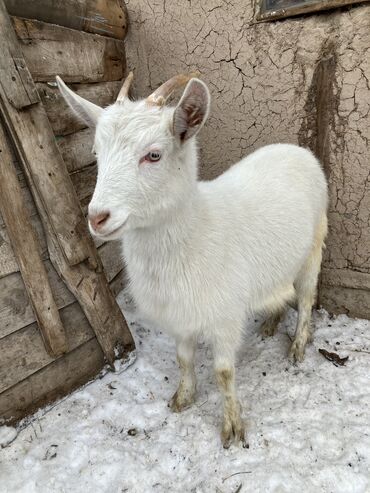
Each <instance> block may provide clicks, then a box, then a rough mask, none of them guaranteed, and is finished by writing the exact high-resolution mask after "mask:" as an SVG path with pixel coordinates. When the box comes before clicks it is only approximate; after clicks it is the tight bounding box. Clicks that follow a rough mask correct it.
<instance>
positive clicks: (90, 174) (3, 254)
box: [0, 165, 102, 279]
mask: <svg viewBox="0 0 370 493" xmlns="http://www.w3.org/2000/svg"><path fill="white" fill-rule="evenodd" d="M18 178H19V180H20V185H21V187H22V194H23V196H24V202H25V205H26V209H27V210H28V213H29V215H30V219H31V223H32V226H33V228H34V230H35V232H36V235H37V238H38V242H39V245H40V250H41V257H42V259H43V260H46V259H48V258H49V252H48V250H47V244H46V237H45V233H44V229H43V226H42V224H41V220H40V218H39V216H38V213H37V210H36V207H35V204H34V201H33V199H32V196H31V194H30V192H29V190H28V188H27V183H26V181H25V179H24V176H23V174H22V172H20V173H19V175H18ZM71 179H72V183H73V186H74V188H75V191H76V194H77V197H78V199H79V202H80V204H81V207H82V210H83V213H84V214H86V213H87V206H88V204H89V202H90V199H91V196H92V193H93V191H94V187H95V182H96V166H95V165H93V166H89V167H87V168H85V169H82V170H78V172H77V173H73V174H72V175H71ZM94 243H95V245H96V246H100V245H101V244H102V243H101V242H100V241H97V240H94ZM18 271H19V267H18V264H17V262H16V260H15V257H14V252H13V249H12V247H11V244H10V240H9V237H8V234H7V231H6V227H5V225H4V223H3V220H2V217H1V214H0V279H1V278H2V277H4V276H6V275H9V274H11V273H12V272H18Z"/></svg>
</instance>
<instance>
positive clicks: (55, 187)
mask: <svg viewBox="0 0 370 493" xmlns="http://www.w3.org/2000/svg"><path fill="white" fill-rule="evenodd" d="M0 39H1V33H0ZM0 108H1V109H2V112H3V115H4V117H5V122H6V124H7V129H8V131H9V133H10V134H11V137H12V141H13V143H14V145H15V148H16V150H17V153H18V157H20V158H21V162H22V164H23V166H24V171H25V173H26V175H27V181H28V182H29V184H31V183H32V184H33V185H34V186H33V187H31V188H32V191H33V194H35V193H37V194H38V196H39V197H40V200H41V203H42V204H43V207H44V209H45V213H46V215H47V219H46V218H45V219H46V220H47V221H48V222H49V223H50V225H51V227H52V229H53V233H54V234H55V235H56V237H57V240H58V243H59V245H60V247H61V249H62V251H63V254H64V255H65V257H66V258H67V259H68V262H69V263H70V264H72V265H73V264H76V263H78V262H82V261H83V260H85V259H87V258H90V257H92V253H91V251H92V250H93V242H92V240H91V237H90V235H89V234H88V231H87V225H86V221H85V218H84V216H83V213H82V211H81V208H80V205H79V202H78V198H77V195H76V193H75V191H74V189H73V186H72V183H71V180H70V178H69V176H68V172H67V169H66V166H65V164H64V162H63V159H62V157H61V155H60V153H59V149H58V147H57V145H56V142H55V139H54V135H53V132H52V129H51V127H50V124H49V121H48V118H47V116H46V113H45V110H44V108H43V107H42V105H41V104H36V105H33V106H30V107H28V108H26V109H25V110H23V111H22V112H19V111H18V110H16V109H15V108H13V107H12V105H10V103H9V102H8V101H7V100H6V97H5V95H4V94H3V93H2V91H1V86H0Z"/></svg>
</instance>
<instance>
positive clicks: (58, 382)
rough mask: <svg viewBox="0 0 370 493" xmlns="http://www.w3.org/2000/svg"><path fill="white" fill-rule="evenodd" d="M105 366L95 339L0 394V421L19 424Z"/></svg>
mask: <svg viewBox="0 0 370 493" xmlns="http://www.w3.org/2000/svg"><path fill="white" fill-rule="evenodd" d="M103 365H104V355H103V352H102V350H101V348H100V346H99V344H98V342H97V340H96V339H95V338H92V339H90V340H89V341H87V342H85V343H83V344H82V345H80V346H79V347H77V348H76V349H75V350H73V351H72V352H70V353H68V354H66V355H65V356H64V357H63V358H59V359H57V360H55V361H53V362H51V363H50V364H49V365H48V366H46V367H43V368H42V369H40V370H39V371H37V372H35V373H33V374H32V375H30V376H29V377H28V378H27V379H26V380H23V381H21V382H19V383H17V384H16V385H14V386H13V387H11V388H9V389H7V390H6V391H5V392H3V393H2V394H0V422H1V421H2V420H5V422H7V423H8V424H13V423H16V422H17V421H19V420H20V419H21V418H23V417H24V416H27V415H29V414H31V413H32V412H34V411H36V410H37V409H39V408H40V407H42V406H45V405H46V404H49V403H51V402H53V401H55V400H56V399H58V398H60V397H63V396H65V395H66V394H68V393H69V392H72V391H73V390H74V389H76V388H77V387H79V386H80V385H83V384H84V383H86V382H87V381H88V380H90V379H92V378H93V377H95V375H96V374H97V373H99V371H100V370H101V369H102V367H103Z"/></svg>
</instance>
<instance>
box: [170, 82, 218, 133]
mask: <svg viewBox="0 0 370 493" xmlns="http://www.w3.org/2000/svg"><path fill="white" fill-rule="evenodd" d="M210 101H211V97H210V94H209V91H208V88H207V86H206V85H205V84H204V82H202V81H201V80H199V79H191V80H190V81H189V82H188V85H187V86H186V88H185V91H184V94H183V95H182V98H181V99H180V102H179V104H178V105H177V107H176V109H175V112H174V115H173V133H174V135H175V136H176V137H178V138H179V139H180V140H181V142H185V140H188V139H190V137H193V136H194V135H195V134H196V133H197V132H198V131H199V130H200V129H201V128H202V126H203V124H204V122H205V121H206V119H207V116H208V113H209V105H210Z"/></svg>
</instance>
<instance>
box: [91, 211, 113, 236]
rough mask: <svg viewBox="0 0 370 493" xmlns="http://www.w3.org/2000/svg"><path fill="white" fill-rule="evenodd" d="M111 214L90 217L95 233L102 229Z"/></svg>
mask: <svg viewBox="0 0 370 493" xmlns="http://www.w3.org/2000/svg"><path fill="white" fill-rule="evenodd" d="M109 216H110V213H109V212H101V213H100V214H95V215H94V216H89V221H90V224H91V227H92V229H93V230H94V231H97V230H98V229H100V228H101V227H102V226H104V224H105V223H106V222H107V220H108V219H109Z"/></svg>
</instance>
